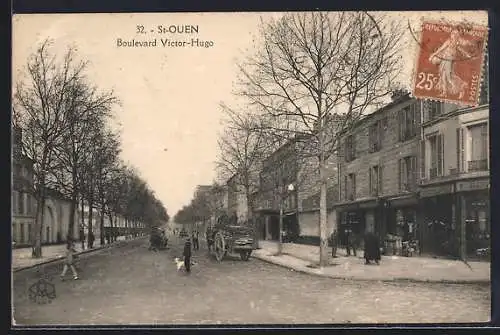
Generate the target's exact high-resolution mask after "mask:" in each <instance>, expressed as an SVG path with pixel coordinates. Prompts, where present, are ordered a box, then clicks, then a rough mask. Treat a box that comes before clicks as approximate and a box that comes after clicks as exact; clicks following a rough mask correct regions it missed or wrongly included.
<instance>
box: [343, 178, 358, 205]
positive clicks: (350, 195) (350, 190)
mask: <svg viewBox="0 0 500 335" xmlns="http://www.w3.org/2000/svg"><path fill="white" fill-rule="evenodd" d="M345 198H346V200H354V199H355V198H356V175H355V174H354V173H350V174H348V175H347V176H346V177H345Z"/></svg>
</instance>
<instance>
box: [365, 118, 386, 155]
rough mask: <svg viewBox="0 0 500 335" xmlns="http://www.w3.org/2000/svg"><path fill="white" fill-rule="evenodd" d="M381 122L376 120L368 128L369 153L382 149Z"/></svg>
mask: <svg viewBox="0 0 500 335" xmlns="http://www.w3.org/2000/svg"><path fill="white" fill-rule="evenodd" d="M383 129H384V128H383V121H382V120H378V121H376V122H375V123H374V124H372V125H371V126H370V127H369V128H368V139H369V145H370V149H369V150H370V152H377V151H379V150H380V149H381V148H382V134H383Z"/></svg>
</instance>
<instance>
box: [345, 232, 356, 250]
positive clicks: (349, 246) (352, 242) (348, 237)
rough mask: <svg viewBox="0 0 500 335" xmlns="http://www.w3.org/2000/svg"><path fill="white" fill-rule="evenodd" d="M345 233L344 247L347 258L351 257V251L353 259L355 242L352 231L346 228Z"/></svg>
mask: <svg viewBox="0 0 500 335" xmlns="http://www.w3.org/2000/svg"><path fill="white" fill-rule="evenodd" d="M345 233H346V241H347V245H346V251H347V256H351V251H352V253H353V255H354V257H356V241H355V236H354V232H353V231H352V229H351V228H347V229H346V231H345Z"/></svg>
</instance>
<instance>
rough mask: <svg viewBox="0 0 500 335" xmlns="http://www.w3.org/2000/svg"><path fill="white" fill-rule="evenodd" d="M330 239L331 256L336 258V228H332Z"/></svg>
mask: <svg viewBox="0 0 500 335" xmlns="http://www.w3.org/2000/svg"><path fill="white" fill-rule="evenodd" d="M330 239H331V241H332V258H336V257H337V239H338V237H337V229H336V228H334V229H333V232H332V235H331V237H330Z"/></svg>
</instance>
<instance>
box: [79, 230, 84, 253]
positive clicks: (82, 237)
mask: <svg viewBox="0 0 500 335" xmlns="http://www.w3.org/2000/svg"><path fill="white" fill-rule="evenodd" d="M80 242H81V243H82V250H85V231H84V230H83V228H81V229H80Z"/></svg>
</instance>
